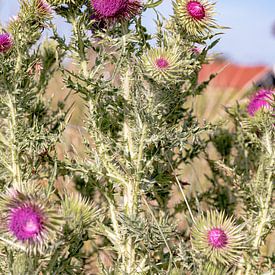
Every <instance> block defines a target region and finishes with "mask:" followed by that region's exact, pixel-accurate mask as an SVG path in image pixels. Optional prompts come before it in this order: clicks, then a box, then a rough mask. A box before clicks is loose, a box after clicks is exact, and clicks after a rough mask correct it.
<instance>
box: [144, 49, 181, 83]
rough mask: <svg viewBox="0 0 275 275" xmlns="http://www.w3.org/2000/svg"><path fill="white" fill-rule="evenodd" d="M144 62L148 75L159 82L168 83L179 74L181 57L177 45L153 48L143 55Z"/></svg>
mask: <svg viewBox="0 0 275 275" xmlns="http://www.w3.org/2000/svg"><path fill="white" fill-rule="evenodd" d="M142 62H143V67H144V70H145V72H146V74H147V76H148V77H149V78H151V79H152V80H154V81H156V82H158V83H166V82H169V81H172V80H175V79H176V78H177V76H179V73H180V66H181V59H180V53H179V50H178V48H177V47H173V48H168V49H165V48H156V49H151V50H149V51H148V52H147V53H146V54H145V55H144V56H143V58H142Z"/></svg>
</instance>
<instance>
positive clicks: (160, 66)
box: [155, 57, 169, 70]
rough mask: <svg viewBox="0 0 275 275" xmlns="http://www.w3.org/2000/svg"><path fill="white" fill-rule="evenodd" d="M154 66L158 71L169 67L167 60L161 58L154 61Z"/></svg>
mask: <svg viewBox="0 0 275 275" xmlns="http://www.w3.org/2000/svg"><path fill="white" fill-rule="evenodd" d="M155 64H156V66H157V68H158V69H160V70H163V69H166V68H167V67H169V62H168V60H167V59H166V58H163V57H160V58H157V59H156V61H155Z"/></svg>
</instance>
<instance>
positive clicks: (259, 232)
mask: <svg viewBox="0 0 275 275" xmlns="http://www.w3.org/2000/svg"><path fill="white" fill-rule="evenodd" d="M274 160H275V156H274V154H273V155H272V156H271V162H270V167H271V171H270V173H269V175H268V179H267V183H268V186H267V195H266V196H265V197H266V200H265V203H264V206H263V208H262V211H259V216H261V221H260V223H259V225H258V228H257V233H256V237H255V239H254V242H253V249H254V250H256V249H258V247H259V245H260V240H261V237H262V231H263V229H264V226H265V224H266V222H267V219H268V210H269V203H270V201H271V198H272V192H273V183H274V182H273V180H272V177H273V170H272V169H273V166H274ZM244 264H245V260H244V258H242V259H241V264H240V267H239V269H238V271H237V273H236V275H241V274H242V270H243V265H244ZM251 268H252V265H251V263H250V262H247V264H246V270H245V275H249V274H251Z"/></svg>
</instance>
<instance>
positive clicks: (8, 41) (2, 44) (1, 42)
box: [0, 33, 13, 53]
mask: <svg viewBox="0 0 275 275" xmlns="http://www.w3.org/2000/svg"><path fill="white" fill-rule="evenodd" d="M12 45H13V40H12V37H11V35H10V34H9V33H1V34H0V53H5V52H7V51H8V50H9V49H10V48H11V47H12Z"/></svg>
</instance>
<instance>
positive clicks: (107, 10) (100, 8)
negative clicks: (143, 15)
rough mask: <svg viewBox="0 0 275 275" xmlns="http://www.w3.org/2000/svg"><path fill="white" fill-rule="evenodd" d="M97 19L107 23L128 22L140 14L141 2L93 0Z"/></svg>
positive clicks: (135, 0) (133, 0)
mask: <svg viewBox="0 0 275 275" xmlns="http://www.w3.org/2000/svg"><path fill="white" fill-rule="evenodd" d="M91 5H92V7H93V9H94V12H95V18H98V19H99V20H103V21H107V22H112V23H113V22H117V21H127V20H129V19H131V18H132V17H134V16H136V15H137V14H139V13H140V10H141V2H140V0H112V1H110V0H91Z"/></svg>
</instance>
